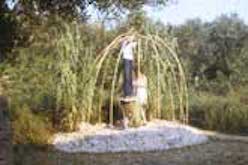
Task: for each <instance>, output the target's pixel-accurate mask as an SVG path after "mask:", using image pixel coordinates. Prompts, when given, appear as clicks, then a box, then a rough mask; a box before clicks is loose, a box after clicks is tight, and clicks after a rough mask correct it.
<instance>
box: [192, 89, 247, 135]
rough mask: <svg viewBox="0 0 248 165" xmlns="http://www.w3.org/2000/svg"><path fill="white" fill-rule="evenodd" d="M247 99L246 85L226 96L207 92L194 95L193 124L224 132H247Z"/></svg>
mask: <svg viewBox="0 0 248 165" xmlns="http://www.w3.org/2000/svg"><path fill="white" fill-rule="evenodd" d="M241 90H243V92H241ZM245 91H246V92H245ZM247 99H248V98H247V88H245V87H243V88H241V89H237V91H233V92H229V93H228V94H227V95H226V96H217V95H214V94H211V93H206V92H200V93H198V95H192V96H191V101H190V116H191V124H194V125H198V126H200V127H203V128H206V129H211V130H219V131H222V132H228V133H241V134H242V133H244V134H247V133H248V101H247Z"/></svg>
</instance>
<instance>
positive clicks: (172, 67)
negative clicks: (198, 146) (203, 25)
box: [91, 31, 188, 124]
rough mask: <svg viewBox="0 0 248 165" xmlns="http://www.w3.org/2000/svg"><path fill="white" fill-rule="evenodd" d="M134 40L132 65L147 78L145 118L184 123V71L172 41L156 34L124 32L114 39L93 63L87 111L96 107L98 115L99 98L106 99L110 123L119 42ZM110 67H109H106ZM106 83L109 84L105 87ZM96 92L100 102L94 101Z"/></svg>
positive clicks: (116, 88) (116, 93)
mask: <svg viewBox="0 0 248 165" xmlns="http://www.w3.org/2000/svg"><path fill="white" fill-rule="evenodd" d="M130 37H134V38H135V41H136V42H137V46H136V50H135V53H134V56H135V66H136V67H137V68H138V70H139V71H141V72H142V73H144V74H145V75H146V76H147V78H148V111H147V113H148V115H149V114H150V115H151V116H152V117H153V118H159V119H167V120H177V121H181V122H183V123H187V121H188V93H187V82H186V78H185V73H184V69H183V67H182V64H181V62H180V60H179V58H178V56H177V53H176V51H175V50H174V47H175V46H174V45H173V43H172V42H170V41H167V40H164V39H162V38H160V37H159V36H158V35H152V34H148V35H142V34H139V33H137V32H133V31H132V32H127V33H124V34H121V35H119V36H118V37H116V38H115V39H114V40H113V41H112V42H111V43H110V44H109V45H108V46H107V47H106V48H105V49H104V50H103V51H102V52H101V54H100V55H99V56H98V57H97V59H96V60H95V64H96V70H95V74H96V75H95V82H94V85H93V86H94V87H93V88H94V89H93V91H94V92H92V93H93V96H92V97H91V108H92V106H93V103H94V106H95V105H96V104H97V107H99V108H98V110H99V111H98V112H99V114H101V111H102V106H103V102H104V101H103V97H106V96H107V97H108V99H107V102H108V104H109V105H108V106H107V107H108V108H109V114H108V116H109V121H110V123H111V124H113V118H114V106H115V104H116V100H118V98H119V97H120V96H121V90H120V89H121V86H122V81H121V77H122V76H121V73H122V70H123V69H122V61H121V59H122V52H121V48H120V46H121V43H122V42H123V41H124V40H126V39H128V38H130ZM110 67H111V68H110ZM107 84H110V85H107ZM97 93H99V94H100V97H98V98H100V99H95V98H96V97H94V96H96V95H97Z"/></svg>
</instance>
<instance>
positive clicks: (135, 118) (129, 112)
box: [120, 101, 146, 127]
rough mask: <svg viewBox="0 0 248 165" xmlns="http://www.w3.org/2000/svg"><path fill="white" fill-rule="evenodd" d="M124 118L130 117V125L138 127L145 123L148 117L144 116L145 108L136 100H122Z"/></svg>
mask: <svg viewBox="0 0 248 165" xmlns="http://www.w3.org/2000/svg"><path fill="white" fill-rule="evenodd" d="M120 106H121V109H122V112H123V116H124V118H125V117H126V118H128V120H129V123H128V126H131V127H138V126H141V125H144V124H145V122H146V119H145V117H144V109H143V107H142V106H141V105H140V104H138V103H137V102H136V101H130V102H122V101H121V102H120Z"/></svg>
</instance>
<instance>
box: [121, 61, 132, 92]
mask: <svg viewBox="0 0 248 165" xmlns="http://www.w3.org/2000/svg"><path fill="white" fill-rule="evenodd" d="M123 64H124V85H123V88H124V96H125V97H126V96H132V95H133V80H132V70H133V61H132V60H126V59H124V60H123Z"/></svg>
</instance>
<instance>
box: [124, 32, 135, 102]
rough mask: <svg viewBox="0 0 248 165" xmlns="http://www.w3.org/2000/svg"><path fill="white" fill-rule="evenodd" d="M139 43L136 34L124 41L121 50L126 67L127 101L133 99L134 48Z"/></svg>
mask: <svg viewBox="0 0 248 165" xmlns="http://www.w3.org/2000/svg"><path fill="white" fill-rule="evenodd" d="M136 45H137V43H136V42H134V36H131V37H129V38H128V39H126V40H125V41H123V43H122V47H121V51H122V55H123V56H122V57H123V67H124V83H123V93H124V99H125V101H131V100H132V96H133V94H134V93H133V79H132V73H133V63H134V62H133V61H134V53H133V52H134V49H135V47H136Z"/></svg>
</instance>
